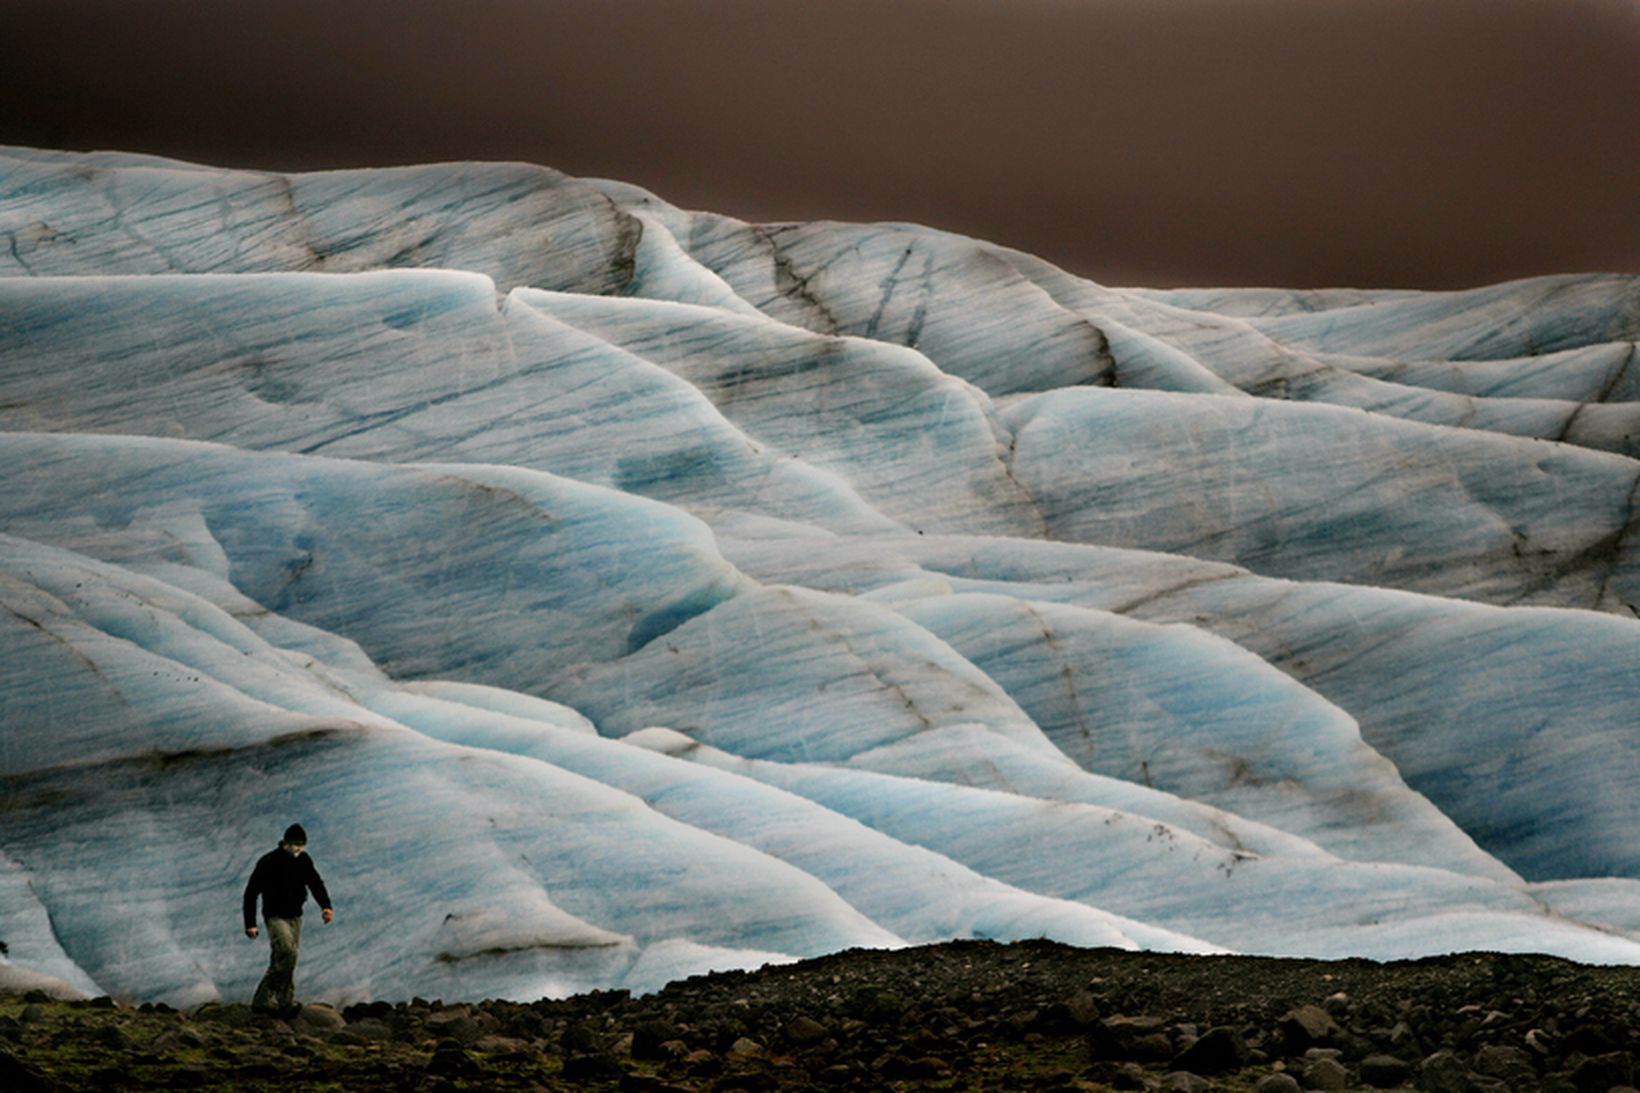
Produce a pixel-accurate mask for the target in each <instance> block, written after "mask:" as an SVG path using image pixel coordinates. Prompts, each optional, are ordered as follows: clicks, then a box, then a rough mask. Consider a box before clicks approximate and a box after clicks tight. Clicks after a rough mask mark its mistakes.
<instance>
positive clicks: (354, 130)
mask: <svg viewBox="0 0 1640 1093" xmlns="http://www.w3.org/2000/svg"><path fill="white" fill-rule="evenodd" d="M0 42H4V43H5V46H4V50H3V60H0V141H4V142H14V143H27V144H41V145H47V146H54V147H68V148H90V147H121V148H127V149H135V150H142V151H150V152H158V153H162V154H169V155H177V156H182V157H185V158H192V159H198V160H202V161H207V162H214V163H221V164H233V165H244V166H261V167H275V168H312V167H322V166H357V165H368V164H385V163H403V162H415V161H422V160H431V159H469V158H481V159H522V160H529V161H533V162H537V163H546V164H550V165H553V166H556V167H559V168H562V169H564V170H567V171H570V172H573V173H576V174H596V175H607V176H611V177H618V178H623V179H626V180H628V181H632V182H636V183H638V184H640V185H644V186H647V187H649V188H651V189H653V190H655V191H657V192H658V193H660V194H661V195H662V196H664V197H666V198H668V199H669V200H672V201H674V202H676V203H678V204H681V205H686V206H690V207H697V208H711V209H716V210H720V211H725V212H732V213H736V214H738V215H742V216H747V217H752V218H760V219H782V218H813V217H832V218H837V219H850V220H876V219H891V220H915V221H921V222H924V223H929V224H935V225H939V226H941V227H948V228H952V229H955V230H958V231H965V232H968V233H971V234H975V235H981V236H984V237H987V238H991V239H995V240H998V241H1000V242H1005V243H1009V244H1012V245H1015V246H1019V247H1023V248H1025V249H1028V250H1032V251H1035V252H1037V253H1040V254H1042V255H1044V256H1046V257H1049V258H1051V259H1053V260H1055V261H1058V262H1059V263H1061V264H1063V265H1065V266H1067V267H1068V268H1071V269H1074V270H1076V271H1078V272H1081V273H1085V274H1088V275H1090V276H1093V277H1096V278H1099V279H1101V280H1105V281H1107V282H1111V283H1148V284H1209V283H1211V284H1287V285H1326V284H1352V285H1362V286H1369V285H1373V286H1376V285H1398V286H1408V287H1445V286H1459V285H1468V284H1476V283H1482V282H1486V281H1493V280H1499V279H1503V278H1507V277H1513V276H1523V275H1528V274H1535V273H1545V272H1554V271H1562V270H1625V271H1634V272H1640V0H459V2H457V0H443V2H440V0H378V2H364V0H260V2H248V0H100V2H92V0H0Z"/></svg>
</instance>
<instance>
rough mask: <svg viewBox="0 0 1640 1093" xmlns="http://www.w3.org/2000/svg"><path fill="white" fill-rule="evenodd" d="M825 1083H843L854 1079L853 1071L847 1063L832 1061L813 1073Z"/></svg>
mask: <svg viewBox="0 0 1640 1093" xmlns="http://www.w3.org/2000/svg"><path fill="white" fill-rule="evenodd" d="M815 1078H817V1079H819V1080H820V1081H821V1082H823V1083H825V1084H826V1085H845V1084H847V1083H848V1082H850V1081H853V1080H854V1071H853V1070H852V1069H851V1068H850V1067H849V1065H848V1064H847V1063H834V1064H833V1065H831V1066H828V1067H826V1069H824V1070H822V1071H821V1072H820V1073H818V1074H816V1075H815Z"/></svg>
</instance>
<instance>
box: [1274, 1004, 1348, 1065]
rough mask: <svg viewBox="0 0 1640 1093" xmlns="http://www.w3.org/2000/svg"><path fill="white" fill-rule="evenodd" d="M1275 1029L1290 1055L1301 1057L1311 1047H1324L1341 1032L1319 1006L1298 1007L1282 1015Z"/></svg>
mask: <svg viewBox="0 0 1640 1093" xmlns="http://www.w3.org/2000/svg"><path fill="white" fill-rule="evenodd" d="M1276 1028H1277V1029H1278V1030H1279V1031H1280V1032H1281V1036H1282V1039H1283V1040H1285V1041H1286V1043H1287V1051H1288V1053H1289V1054H1292V1055H1302V1054H1304V1052H1305V1051H1307V1050H1308V1049H1310V1048H1312V1047H1326V1046H1328V1045H1329V1044H1331V1043H1333V1042H1334V1041H1335V1040H1336V1039H1337V1038H1338V1034H1339V1033H1340V1032H1341V1031H1343V1030H1342V1029H1340V1028H1339V1027H1338V1022H1337V1021H1334V1020H1333V1017H1332V1014H1330V1013H1328V1012H1327V1011H1326V1010H1324V1009H1322V1008H1321V1007H1320V1006H1299V1007H1298V1008H1297V1009H1293V1010H1288V1011H1287V1012H1286V1013H1285V1014H1283V1015H1282V1017H1281V1020H1280V1021H1279V1022H1278V1023H1277V1025H1276Z"/></svg>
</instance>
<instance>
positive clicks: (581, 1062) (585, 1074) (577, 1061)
mask: <svg viewBox="0 0 1640 1093" xmlns="http://www.w3.org/2000/svg"><path fill="white" fill-rule="evenodd" d="M621 1073H622V1071H621V1066H620V1064H619V1063H617V1062H616V1061H615V1057H614V1056H613V1055H606V1054H603V1053H602V1052H599V1053H596V1054H592V1053H588V1054H584V1055H571V1056H569V1057H568V1058H567V1059H565V1060H564V1070H563V1077H564V1080H565V1081H571V1082H589V1081H603V1080H606V1079H610V1078H618V1077H620V1075H621Z"/></svg>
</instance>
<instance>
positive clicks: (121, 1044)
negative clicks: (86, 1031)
mask: <svg viewBox="0 0 1640 1093" xmlns="http://www.w3.org/2000/svg"><path fill="white" fill-rule="evenodd" d="M91 1039H92V1041H93V1042H94V1043H96V1044H97V1045H98V1046H99V1047H106V1048H110V1049H112V1050H114V1051H130V1050H131V1047H132V1044H131V1037H130V1036H129V1035H127V1034H126V1031H125V1030H124V1029H122V1028H120V1026H118V1025H103V1026H101V1027H99V1028H98V1029H97V1031H96V1032H95V1033H93V1034H92V1037H91Z"/></svg>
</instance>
